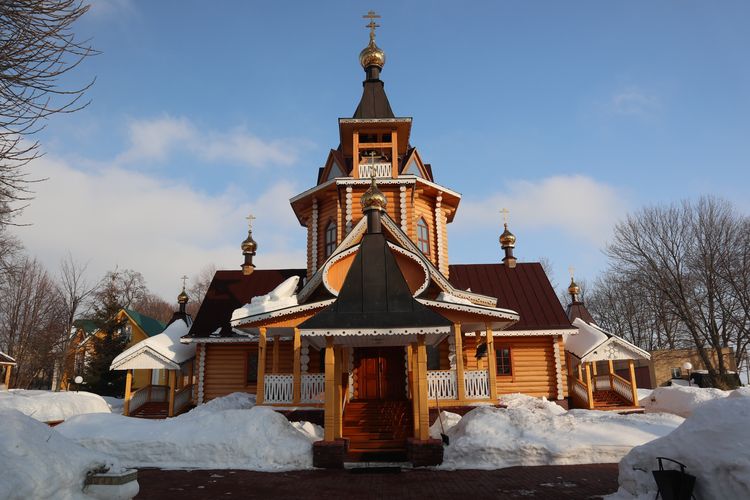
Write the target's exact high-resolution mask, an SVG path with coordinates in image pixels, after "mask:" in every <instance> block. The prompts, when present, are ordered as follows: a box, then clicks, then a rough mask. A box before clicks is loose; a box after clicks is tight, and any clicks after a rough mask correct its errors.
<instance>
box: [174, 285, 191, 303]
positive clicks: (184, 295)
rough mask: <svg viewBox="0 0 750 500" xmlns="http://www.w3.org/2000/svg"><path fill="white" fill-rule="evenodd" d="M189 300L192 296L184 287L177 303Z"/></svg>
mask: <svg viewBox="0 0 750 500" xmlns="http://www.w3.org/2000/svg"><path fill="white" fill-rule="evenodd" d="M188 300H190V297H188V294H187V293H185V289H184V288H183V289H182V291H181V292H180V294H179V295H178V296H177V303H178V304H187V303H188Z"/></svg>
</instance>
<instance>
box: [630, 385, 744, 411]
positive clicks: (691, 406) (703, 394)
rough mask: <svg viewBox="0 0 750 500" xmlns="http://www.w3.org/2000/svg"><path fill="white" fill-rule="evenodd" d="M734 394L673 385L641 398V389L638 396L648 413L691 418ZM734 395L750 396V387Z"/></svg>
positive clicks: (738, 390) (660, 388) (742, 388)
mask: <svg viewBox="0 0 750 500" xmlns="http://www.w3.org/2000/svg"><path fill="white" fill-rule="evenodd" d="M732 393H733V391H722V390H720V389H712V388H701V387H695V386H692V387H688V386H683V385H672V386H670V387H657V388H656V389H654V390H653V391H651V392H650V393H648V394H645V395H643V397H641V393H640V389H639V392H638V396H639V397H640V403H641V406H643V408H645V410H646V412H647V413H655V412H664V413H674V414H675V415H680V416H682V417H689V416H690V415H691V414H692V413H693V411H694V410H695V409H696V408H698V407H699V406H701V405H703V404H705V403H707V402H709V401H714V400H716V399H723V398H726V397H727V396H729V395H730V394H732ZM734 393H736V394H737V395H739V394H745V395H749V396H750V387H741V388H739V389H737V390H736V391H734Z"/></svg>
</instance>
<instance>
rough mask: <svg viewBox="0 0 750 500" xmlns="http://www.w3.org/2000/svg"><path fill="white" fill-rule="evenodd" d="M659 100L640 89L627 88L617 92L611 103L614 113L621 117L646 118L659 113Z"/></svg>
mask: <svg viewBox="0 0 750 500" xmlns="http://www.w3.org/2000/svg"><path fill="white" fill-rule="evenodd" d="M660 105H661V103H660V101H659V98H658V97H657V96H656V95H654V94H651V93H648V92H646V91H644V90H643V89H640V88H638V87H633V86H631V87H626V88H624V89H622V90H620V91H618V92H616V93H615V94H614V95H613V96H612V99H611V101H610V103H609V108H610V110H611V111H612V112H614V113H617V114H620V115H637V116H645V115H650V114H653V113H655V112H656V111H658V109H659V107H660Z"/></svg>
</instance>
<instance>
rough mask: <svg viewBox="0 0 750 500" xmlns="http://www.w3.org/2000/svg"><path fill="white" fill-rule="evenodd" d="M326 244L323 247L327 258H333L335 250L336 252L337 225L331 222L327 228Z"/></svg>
mask: <svg viewBox="0 0 750 500" xmlns="http://www.w3.org/2000/svg"><path fill="white" fill-rule="evenodd" d="M325 238H326V244H325V246H324V247H323V248H324V249H325V258H328V257H330V256H331V254H332V253H333V251H334V250H336V223H335V222H333V221H331V222H329V223H328V225H327V226H326V233H325Z"/></svg>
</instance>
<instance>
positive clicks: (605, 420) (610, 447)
mask: <svg viewBox="0 0 750 500" xmlns="http://www.w3.org/2000/svg"><path fill="white" fill-rule="evenodd" d="M502 402H503V403H505V404H506V405H507V408H506V409H503V408H494V407H478V408H476V409H474V410H472V411H470V412H469V413H467V414H466V415H465V416H464V417H463V418H462V419H460V421H459V422H458V423H457V424H455V425H454V426H453V427H451V429H450V430H447V431H446V434H447V435H448V436H449V438H450V445H449V446H447V447H446V448H445V454H444V462H443V465H442V467H443V468H448V469H474V468H476V469H499V468H503V467H512V466H517V465H567V464H586V463H608V462H609V463H611V462H619V461H620V459H621V458H622V457H623V456H625V454H627V453H628V452H629V451H630V450H631V449H632V448H633V447H634V446H638V445H641V444H643V443H646V442H648V441H651V440H653V439H655V438H658V437H661V436H664V435H666V434H668V433H670V432H671V431H672V430H674V429H675V428H676V427H677V426H678V425H680V424H681V423H682V421H683V419H682V418H680V417H678V416H675V415H670V414H650V415H638V414H632V415H620V414H617V413H612V412H601V411H591V410H571V411H566V410H565V409H563V408H562V407H560V406H559V405H557V404H555V403H551V402H549V401H546V400H544V399H538V398H532V397H530V396H525V395H521V394H514V395H510V396H504V397H503V398H502Z"/></svg>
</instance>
